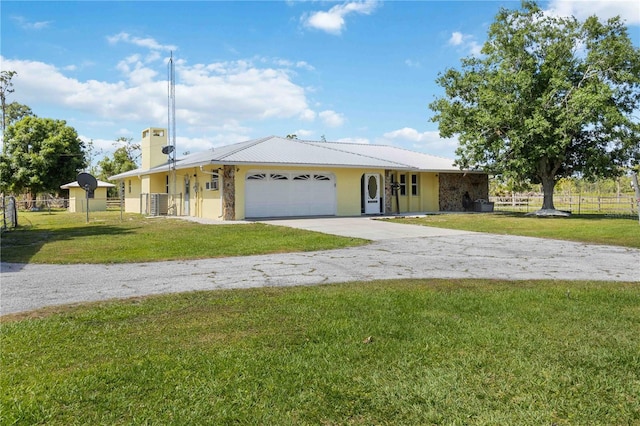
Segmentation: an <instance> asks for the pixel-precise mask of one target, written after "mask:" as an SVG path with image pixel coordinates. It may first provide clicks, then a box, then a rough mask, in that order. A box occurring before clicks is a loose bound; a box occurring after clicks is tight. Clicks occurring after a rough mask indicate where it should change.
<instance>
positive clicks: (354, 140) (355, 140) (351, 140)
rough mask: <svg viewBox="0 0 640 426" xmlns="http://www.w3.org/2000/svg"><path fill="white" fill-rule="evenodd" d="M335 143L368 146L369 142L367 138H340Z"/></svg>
mask: <svg viewBox="0 0 640 426" xmlns="http://www.w3.org/2000/svg"><path fill="white" fill-rule="evenodd" d="M336 142H344V143H359V144H362V145H367V144H370V143H371V142H370V141H369V139H367V138H358V137H354V138H340V139H338V140H337V141H336Z"/></svg>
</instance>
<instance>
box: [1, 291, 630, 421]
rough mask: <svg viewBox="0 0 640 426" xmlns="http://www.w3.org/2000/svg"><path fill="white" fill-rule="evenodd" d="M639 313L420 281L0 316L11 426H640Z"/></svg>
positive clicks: (567, 297) (618, 304)
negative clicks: (122, 425)
mask: <svg viewBox="0 0 640 426" xmlns="http://www.w3.org/2000/svg"><path fill="white" fill-rule="evenodd" d="M639 307H640V287H639V286H638V285H637V283H635V284H634V283H627V284H624V283H597V282H585V283H577V282H562V281H560V282H548V281H531V282H500V281H489V280H415V281H391V282H389V281H387V282H372V283H352V284H342V285H328V286H318V287H301V288H263V289H251V290H240V291H217V292H206V293H205V292H196V293H187V294H180V295H167V296H159V297H149V298H145V299H135V300H130V301H124V302H108V303H99V304H93V305H91V306H83V307H73V308H66V309H65V308H50V309H48V310H45V311H40V313H31V314H27V315H22V316H19V317H16V316H14V317H4V318H3V320H2V322H1V323H0V332H1V333H0V335H1V339H2V340H1V347H2V351H1V355H0V389H1V391H0V423H1V424H7V425H8V424H23V425H32V424H48V425H69V424H176V425H183V424H198V425H210V424H215V425H222V424H262V425H305V424H308V425H338V424H344V425H349V424H353V425H373V424H379V425H384V424H389V425H391V424H402V425H431V424H447V425H449V424H452V425H453V424H455V425H464V424H469V425H552V424H556V425H586V424H588V425H623V424H624V425H632V424H640V355H639V354H640V343H639V341H638V336H639V335H640V320H639V318H640V308H639ZM20 318H21V319H20ZM18 319H20V320H18Z"/></svg>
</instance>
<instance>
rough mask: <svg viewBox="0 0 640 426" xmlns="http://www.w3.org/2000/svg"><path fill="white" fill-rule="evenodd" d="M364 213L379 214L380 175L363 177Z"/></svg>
mask: <svg viewBox="0 0 640 426" xmlns="http://www.w3.org/2000/svg"><path fill="white" fill-rule="evenodd" d="M364 213H365V214H380V175H379V174H365V175H364Z"/></svg>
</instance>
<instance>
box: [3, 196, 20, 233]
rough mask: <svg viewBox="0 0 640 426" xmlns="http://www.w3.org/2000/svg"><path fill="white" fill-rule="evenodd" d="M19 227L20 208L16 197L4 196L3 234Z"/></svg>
mask: <svg viewBox="0 0 640 426" xmlns="http://www.w3.org/2000/svg"><path fill="white" fill-rule="evenodd" d="M17 226H18V207H17V205H16V198H15V197H14V196H7V197H5V196H2V232H4V231H6V230H7V229H10V228H15V227H17Z"/></svg>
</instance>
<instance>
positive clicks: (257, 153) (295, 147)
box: [109, 128, 489, 220]
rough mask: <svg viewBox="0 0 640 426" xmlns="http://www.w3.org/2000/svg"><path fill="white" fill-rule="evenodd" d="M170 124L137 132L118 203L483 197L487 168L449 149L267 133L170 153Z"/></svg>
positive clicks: (247, 205) (249, 212)
mask: <svg viewBox="0 0 640 426" xmlns="http://www.w3.org/2000/svg"><path fill="white" fill-rule="evenodd" d="M167 144H168V138H167V130H166V129H162V128H149V129H146V130H144V131H143V132H142V141H141V148H142V166H141V167H140V168H139V169H136V170H132V171H129V172H126V173H121V174H118V175H115V176H111V177H110V178H109V179H110V180H115V181H118V182H119V183H120V189H121V190H123V191H124V199H125V211H127V212H136V213H142V214H148V215H162V214H170V215H185V216H196V217H202V218H209V219H218V220H242V219H253V218H271V217H300V216H358V215H380V214H394V213H418V212H437V211H462V210H463V206H462V198H463V195H464V193H465V192H468V193H469V195H470V196H471V198H472V199H488V190H489V189H488V176H487V174H486V173H484V172H479V171H471V170H460V169H458V168H456V167H455V166H454V165H453V161H452V160H450V159H446V158H441V157H436V156H432V155H427V154H423V153H419V152H414V151H409V150H405V149H401V148H397V147H392V146H383V145H367V144H352V143H340V142H319V141H304V140H298V139H287V138H281V137H277V136H270V137H266V138H262V139H254V140H249V141H246V142H240V143H235V144H231V145H226V146H222V147H219V148H215V149H212V150H208V151H205V152H199V153H195V154H190V155H187V156H185V157H183V158H179V159H177V160H176V161H175V163H173V162H170V161H169V157H168V155H167V154H166V152H167V149H164V150H163V148H164V147H166V146H167Z"/></svg>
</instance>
